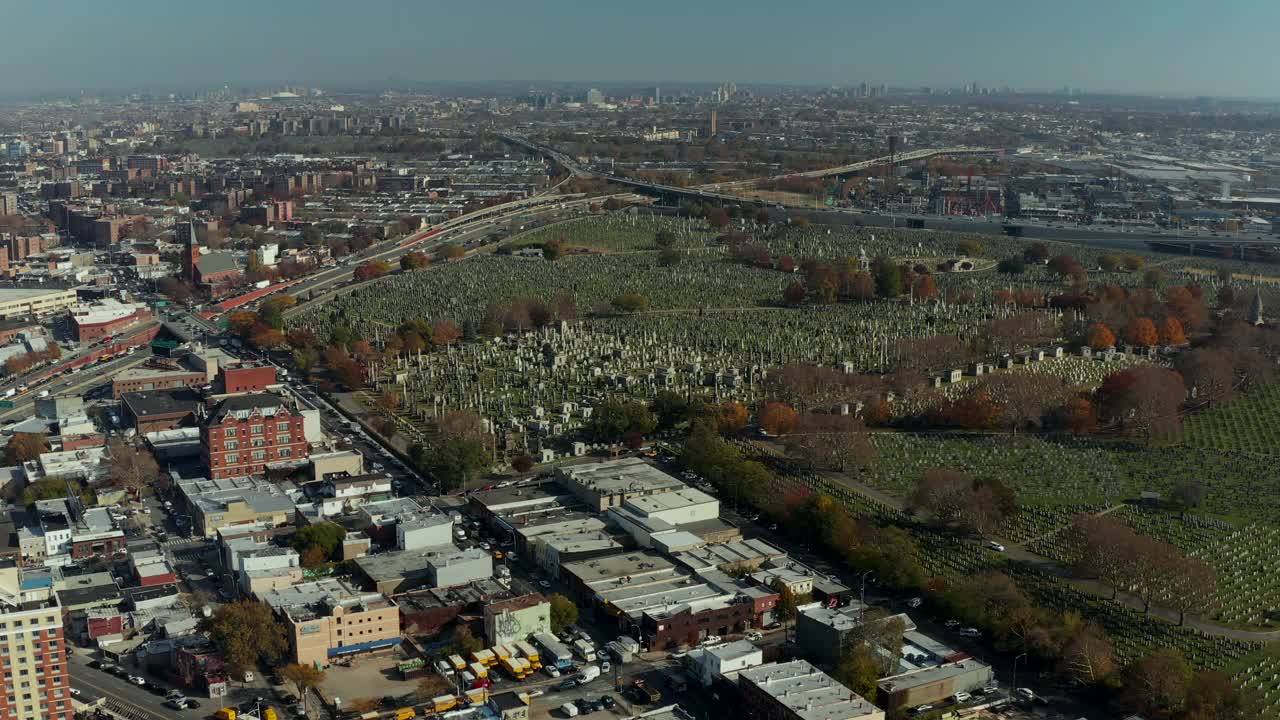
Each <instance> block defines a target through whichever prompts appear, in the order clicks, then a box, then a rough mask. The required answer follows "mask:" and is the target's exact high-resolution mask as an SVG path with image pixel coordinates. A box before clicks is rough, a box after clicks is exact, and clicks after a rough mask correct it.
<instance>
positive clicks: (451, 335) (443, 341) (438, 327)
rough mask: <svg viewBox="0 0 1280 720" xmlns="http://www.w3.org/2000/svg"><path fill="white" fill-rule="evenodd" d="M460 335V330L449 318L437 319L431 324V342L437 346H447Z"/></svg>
mask: <svg viewBox="0 0 1280 720" xmlns="http://www.w3.org/2000/svg"><path fill="white" fill-rule="evenodd" d="M460 337H462V330H460V329H459V328H458V326H457V325H456V324H454V323H453V321H451V320H437V321H435V323H434V324H433V325H432V326H431V343H432V344H433V345H435V346H437V347H449V346H450V345H453V344H455V343H457V342H458V339H459V338H460Z"/></svg>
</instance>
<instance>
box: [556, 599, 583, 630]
mask: <svg viewBox="0 0 1280 720" xmlns="http://www.w3.org/2000/svg"><path fill="white" fill-rule="evenodd" d="M550 600H551V631H552V632H556V633H558V632H560V631H561V630H564V629H565V628H566V627H569V626H570V625H572V624H574V623H576V622H578V606H577V605H575V604H573V601H572V600H570V599H569V598H567V597H565V596H564V595H561V594H560V593H556V594H554V595H552V596H551V598H550Z"/></svg>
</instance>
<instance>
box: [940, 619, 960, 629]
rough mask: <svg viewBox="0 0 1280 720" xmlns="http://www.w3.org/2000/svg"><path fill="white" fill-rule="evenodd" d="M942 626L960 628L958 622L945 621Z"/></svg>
mask: <svg viewBox="0 0 1280 720" xmlns="http://www.w3.org/2000/svg"><path fill="white" fill-rule="evenodd" d="M942 626H943V627H946V628H958V627H960V621H959V620H948V621H946V622H944V623H942Z"/></svg>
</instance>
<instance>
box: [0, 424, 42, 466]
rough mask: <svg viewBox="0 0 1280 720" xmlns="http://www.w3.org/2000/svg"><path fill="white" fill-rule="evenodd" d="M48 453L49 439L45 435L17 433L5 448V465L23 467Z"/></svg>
mask: <svg viewBox="0 0 1280 720" xmlns="http://www.w3.org/2000/svg"><path fill="white" fill-rule="evenodd" d="M48 451H49V439H48V437H47V436H46V435H45V434H44V433H32V432H17V433H14V434H13V436H12V437H10V438H9V444H8V445H5V447H4V460H5V464H6V465H21V464H22V463H24V462H27V461H29V460H35V459H36V458H38V457H40V455H41V454H43V453H45V452H48Z"/></svg>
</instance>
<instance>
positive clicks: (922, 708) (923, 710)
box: [911, 703, 933, 715]
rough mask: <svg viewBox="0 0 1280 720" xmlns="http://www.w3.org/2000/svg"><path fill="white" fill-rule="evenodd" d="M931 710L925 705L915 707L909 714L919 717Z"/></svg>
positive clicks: (928, 705) (929, 706) (930, 706)
mask: <svg viewBox="0 0 1280 720" xmlns="http://www.w3.org/2000/svg"><path fill="white" fill-rule="evenodd" d="M932 709H933V706H932V705H930V704H928V703H925V704H924V705H917V706H916V707H915V709H914V710H912V711H911V713H912V714H913V715H920V714H922V713H927V712H929V711H930V710H932Z"/></svg>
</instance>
